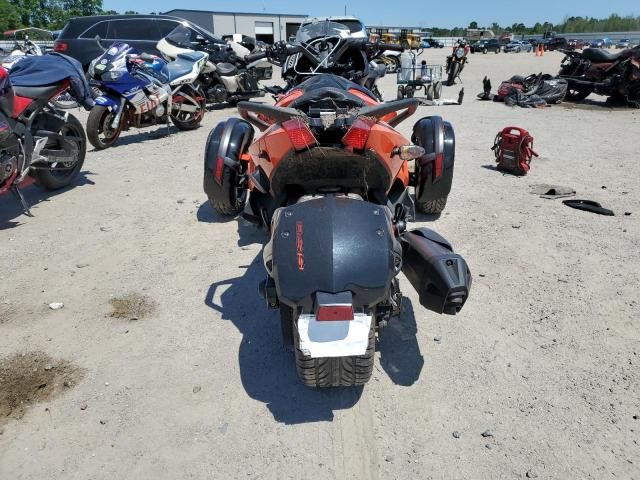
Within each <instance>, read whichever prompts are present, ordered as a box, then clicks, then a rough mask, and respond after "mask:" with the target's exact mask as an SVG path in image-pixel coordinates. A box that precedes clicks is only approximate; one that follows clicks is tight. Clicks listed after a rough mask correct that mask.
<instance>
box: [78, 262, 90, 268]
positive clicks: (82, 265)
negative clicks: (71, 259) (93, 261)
mask: <svg viewBox="0 0 640 480" xmlns="http://www.w3.org/2000/svg"><path fill="white" fill-rule="evenodd" d="M88 266H89V264H88V263H76V268H85V267H88Z"/></svg>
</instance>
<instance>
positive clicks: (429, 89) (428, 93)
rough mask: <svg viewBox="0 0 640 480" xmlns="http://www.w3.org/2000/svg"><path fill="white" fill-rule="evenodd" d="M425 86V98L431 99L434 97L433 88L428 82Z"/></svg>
mask: <svg viewBox="0 0 640 480" xmlns="http://www.w3.org/2000/svg"><path fill="white" fill-rule="evenodd" d="M424 88H425V90H426V91H425V96H426V97H427V100H433V97H434V89H433V84H429V85H427V86H426V87H424Z"/></svg>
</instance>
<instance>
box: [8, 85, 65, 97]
mask: <svg viewBox="0 0 640 480" xmlns="http://www.w3.org/2000/svg"><path fill="white" fill-rule="evenodd" d="M59 88H60V84H56V85H45V86H37V87H23V86H19V85H14V86H13V93H14V94H15V95H17V96H18V97H23V98H31V99H33V100H37V99H49V98H51V97H52V96H53V94H54V93H56V91H57V90H58V89H59Z"/></svg>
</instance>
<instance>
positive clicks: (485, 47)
mask: <svg viewBox="0 0 640 480" xmlns="http://www.w3.org/2000/svg"><path fill="white" fill-rule="evenodd" d="M469 47H470V48H471V53H476V52H482V53H487V52H495V53H500V50H501V49H502V46H501V45H500V41H499V40H498V39H497V38H490V39H488V40H480V41H479V42H476V43H472V44H471V45H470V46H469Z"/></svg>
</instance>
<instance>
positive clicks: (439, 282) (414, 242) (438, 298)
mask: <svg viewBox="0 0 640 480" xmlns="http://www.w3.org/2000/svg"><path fill="white" fill-rule="evenodd" d="M401 240H402V255H403V265H402V271H403V273H404V274H405V276H406V277H407V279H408V280H409V282H411V285H412V286H413V288H415V290H416V291H417V292H418V294H419V295H420V304H421V305H422V306H423V307H425V308H427V309H429V310H432V311H434V312H436V313H446V314H448V315H455V314H456V313H458V312H459V311H460V310H461V309H462V307H463V305H464V303H465V302H466V300H467V297H468V296H469V291H470V289H471V272H470V271H469V267H468V266H467V262H465V260H464V258H462V257H461V256H460V255H458V254H456V253H454V252H453V248H452V247H451V245H450V244H449V242H447V241H446V240H445V239H444V238H442V237H441V236H440V235H438V234H437V233H436V232H434V231H433V230H429V229H428V228H418V229H416V230H412V231H410V232H406V233H404V234H403V235H402V237H401Z"/></svg>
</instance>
